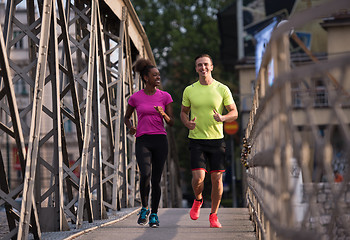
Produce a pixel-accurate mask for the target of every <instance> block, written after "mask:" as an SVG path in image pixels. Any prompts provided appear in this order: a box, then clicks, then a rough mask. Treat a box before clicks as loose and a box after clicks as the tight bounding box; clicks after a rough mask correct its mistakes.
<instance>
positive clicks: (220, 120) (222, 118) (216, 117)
mask: <svg viewBox="0 0 350 240" xmlns="http://www.w3.org/2000/svg"><path fill="white" fill-rule="evenodd" d="M213 112H214V116H213V117H214V119H215V121H217V122H223V121H225V119H224V117H223V116H222V115H221V114H219V113H218V112H217V111H216V110H215V109H213Z"/></svg>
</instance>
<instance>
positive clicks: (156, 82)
mask: <svg viewBox="0 0 350 240" xmlns="http://www.w3.org/2000/svg"><path fill="white" fill-rule="evenodd" d="M145 80H146V84H149V85H151V86H152V87H157V86H160V73H159V71H158V69H157V68H151V69H150V70H149V72H148V75H147V76H145Z"/></svg>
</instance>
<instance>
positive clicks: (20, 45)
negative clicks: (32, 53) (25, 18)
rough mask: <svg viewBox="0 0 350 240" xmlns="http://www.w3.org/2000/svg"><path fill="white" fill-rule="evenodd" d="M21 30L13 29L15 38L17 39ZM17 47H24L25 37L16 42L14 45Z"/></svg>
mask: <svg viewBox="0 0 350 240" xmlns="http://www.w3.org/2000/svg"><path fill="white" fill-rule="evenodd" d="M21 33H22V32H21V31H13V39H16V37H17V36H18V35H20V34H21ZM13 46H14V48H15V49H23V38H21V39H19V40H18V41H17V42H15V44H14V45H13Z"/></svg>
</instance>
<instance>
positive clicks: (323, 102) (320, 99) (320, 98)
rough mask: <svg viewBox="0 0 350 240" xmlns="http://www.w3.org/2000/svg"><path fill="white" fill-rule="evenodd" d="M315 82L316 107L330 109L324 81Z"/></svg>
mask: <svg viewBox="0 0 350 240" xmlns="http://www.w3.org/2000/svg"><path fill="white" fill-rule="evenodd" d="M314 82H315V91H314V106H315V107H328V93H327V89H326V86H325V85H324V83H323V81H322V79H317V80H315V81H314Z"/></svg>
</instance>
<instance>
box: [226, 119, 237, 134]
mask: <svg viewBox="0 0 350 240" xmlns="http://www.w3.org/2000/svg"><path fill="white" fill-rule="evenodd" d="M238 128H239V126H238V122H236V121H233V122H224V131H225V133H226V134H228V135H234V134H236V133H237V132H238Z"/></svg>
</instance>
